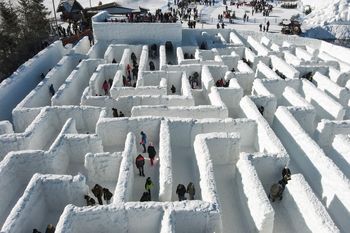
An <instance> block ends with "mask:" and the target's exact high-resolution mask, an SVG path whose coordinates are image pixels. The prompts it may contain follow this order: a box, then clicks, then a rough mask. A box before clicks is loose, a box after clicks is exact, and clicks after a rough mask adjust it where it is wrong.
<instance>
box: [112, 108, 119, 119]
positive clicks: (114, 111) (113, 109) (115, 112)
mask: <svg viewBox="0 0 350 233" xmlns="http://www.w3.org/2000/svg"><path fill="white" fill-rule="evenodd" d="M112 111H113V117H118V109H116V108H112Z"/></svg>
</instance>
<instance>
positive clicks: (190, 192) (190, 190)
mask: <svg viewBox="0 0 350 233" xmlns="http://www.w3.org/2000/svg"><path fill="white" fill-rule="evenodd" d="M187 193H188V195H189V196H190V198H189V199H190V200H194V195H195V194H196V189H195V188H194V184H193V183H192V182H190V183H189V184H188V185H187Z"/></svg>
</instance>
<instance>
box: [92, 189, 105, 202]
mask: <svg viewBox="0 0 350 233" xmlns="http://www.w3.org/2000/svg"><path fill="white" fill-rule="evenodd" d="M91 191H92V193H93V194H94V195H95V197H96V198H97V200H98V204H100V205H103V202H102V195H103V188H102V186H101V185H99V184H95V186H94V188H93V189H92V190H91Z"/></svg>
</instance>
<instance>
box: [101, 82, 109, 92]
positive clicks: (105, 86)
mask: <svg viewBox="0 0 350 233" xmlns="http://www.w3.org/2000/svg"><path fill="white" fill-rule="evenodd" d="M102 89H103V90H104V91H105V95H108V89H109V85H108V82H107V80H105V81H104V82H103V84H102Z"/></svg>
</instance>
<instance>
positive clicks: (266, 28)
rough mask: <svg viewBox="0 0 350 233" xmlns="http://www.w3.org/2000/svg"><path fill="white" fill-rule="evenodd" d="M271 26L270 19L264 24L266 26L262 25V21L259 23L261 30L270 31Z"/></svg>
mask: <svg viewBox="0 0 350 233" xmlns="http://www.w3.org/2000/svg"><path fill="white" fill-rule="evenodd" d="M269 28H270V21H267V22H266V25H264V26H263V25H262V23H261V24H259V30H260V31H263V32H269Z"/></svg>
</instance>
